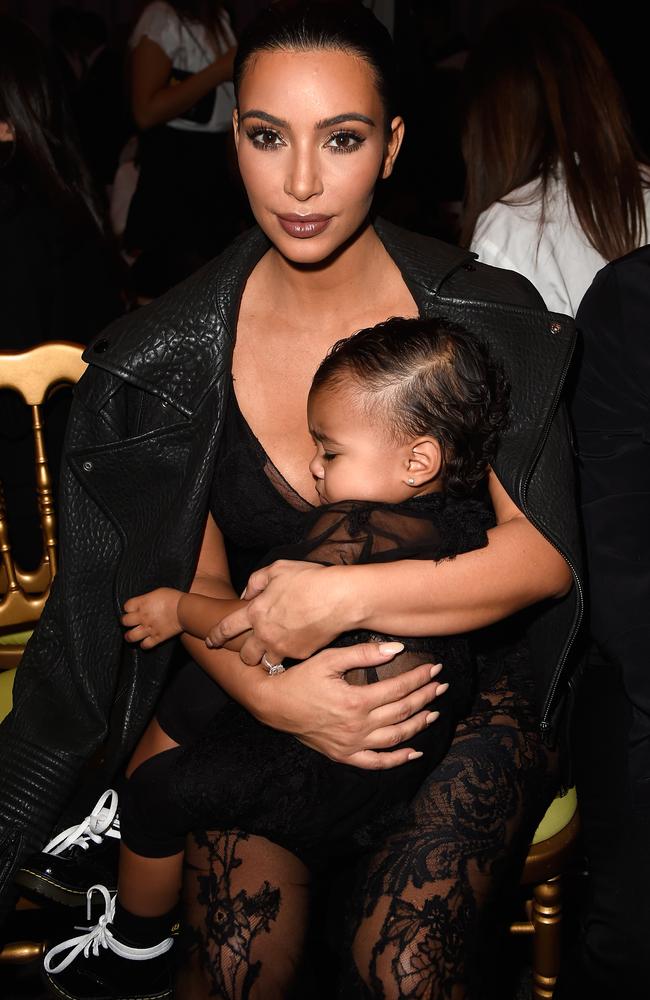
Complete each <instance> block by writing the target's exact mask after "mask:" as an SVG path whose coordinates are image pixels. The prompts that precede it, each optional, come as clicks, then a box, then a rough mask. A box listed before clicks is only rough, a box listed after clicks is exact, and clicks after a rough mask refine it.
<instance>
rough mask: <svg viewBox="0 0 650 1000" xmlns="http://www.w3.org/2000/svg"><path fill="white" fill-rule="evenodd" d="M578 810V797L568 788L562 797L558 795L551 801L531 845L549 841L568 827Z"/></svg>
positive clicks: (572, 789) (573, 790)
mask: <svg viewBox="0 0 650 1000" xmlns="http://www.w3.org/2000/svg"><path fill="white" fill-rule="evenodd" d="M577 808H578V797H577V795H576V790H575V788H570V789H569V790H568V792H566V793H565V794H564V795H558V796H557V797H556V798H554V799H553V801H552V802H551V804H550V806H549V807H548V809H547V810H546V814H545V816H544V818H543V820H542V822H541V823H540V824H539V826H538V827H537V830H536V831H535V836H534V837H533V841H532V842H533V844H539V843H541V841H542V840H549V839H550V838H551V837H554V836H555V834H556V833H559V832H560V830H563V829H564V827H565V826H568V825H569V823H570V822H571V820H572V819H573V814H574V813H575V811H576V809H577Z"/></svg>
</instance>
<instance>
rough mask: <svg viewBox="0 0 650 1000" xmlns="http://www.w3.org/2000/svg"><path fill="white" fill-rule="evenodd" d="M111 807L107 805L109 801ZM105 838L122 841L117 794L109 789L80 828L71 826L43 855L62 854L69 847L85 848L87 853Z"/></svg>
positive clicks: (47, 846) (46, 848) (50, 843)
mask: <svg viewBox="0 0 650 1000" xmlns="http://www.w3.org/2000/svg"><path fill="white" fill-rule="evenodd" d="M109 799H110V803H109V805H107V804H106V803H107V802H108V801H109ZM104 837H115V838H116V839H117V840H119V839H120V818H119V816H118V815H117V792H116V791H115V789H114V788H109V789H107V791H105V792H104V794H103V795H102V796H101V797H100V798H99V800H98V801H97V804H96V806H95V808H94V809H93V811H92V812H91V814H90V815H89V816H86V818H85V819H82V821H81V823H79V825H78V826H69V827H68V829H67V830H64V831H63V833H59V834H57V835H56V837H54V838H53V839H52V840H51V841H50V842H49V844H47V845H46V846H45V847H44V848H43V854H62V853H63V851H67V849H68V848H69V847H83V849H84V851H87V850H88V848H89V847H90V845H91V843H92V844H101V842H102V841H103V839H104Z"/></svg>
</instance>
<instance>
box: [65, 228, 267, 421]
mask: <svg viewBox="0 0 650 1000" xmlns="http://www.w3.org/2000/svg"><path fill="white" fill-rule="evenodd" d="M267 246H268V241H267V240H266V238H265V237H264V236H263V234H262V233H261V231H260V230H259V229H257V228H254V229H252V230H249V231H248V232H247V233H244V234H243V235H242V236H241V237H239V238H238V239H237V240H235V242H234V243H232V244H231V245H230V246H229V247H228V248H227V249H226V250H224V252H223V253H222V254H220V256H219V257H216V258H215V259H214V260H212V261H210V262H209V263H208V264H206V265H205V266H204V267H202V268H201V269H200V270H199V271H197V272H196V273H195V274H193V275H191V276H190V277H189V278H187V279H186V280H185V281H183V282H181V284H180V285H176V286H175V287H174V288H171V289H170V290H169V291H168V292H166V293H165V294H164V295H161V296H160V298H158V299H155V300H154V301H153V302H152V303H150V304H149V305H147V306H144V307H143V308H141V309H138V310H137V311H136V312H132V313H129V314H128V315H127V316H125V317H123V318H122V319H120V320H118V321H117V322H115V323H113V324H112V325H111V326H109V327H108V328H107V329H106V330H104V331H103V332H102V333H101V334H100V336H99V337H98V338H97V339H96V340H95V341H94V342H93V343H92V344H91V345H90V347H89V348H88V349H87V350H86V351H85V352H84V360H85V361H87V362H88V363H89V364H90V365H94V366H96V367H98V368H103V369H105V370H106V371H109V372H110V373H112V374H113V375H116V376H117V377H118V378H121V379H122V380H124V381H126V382H131V383H133V384H135V385H138V386H140V387H141V388H144V389H150V390H151V391H153V392H155V393H157V394H159V395H161V394H165V395H166V396H168V397H169V398H170V399H172V401H173V402H174V404H175V405H177V406H178V408H179V409H180V410H182V411H183V412H185V413H187V414H188V415H190V414H191V413H192V412H193V411H194V409H195V408H196V406H197V405H198V404H199V403H200V401H201V399H202V398H203V396H204V394H205V391H206V389H207V387H209V385H210V384H211V383H212V382H213V381H214V379H215V378H216V377H219V376H220V375H222V374H223V370H224V357H229V354H230V350H231V347H232V343H233V339H234V327H235V323H236V314H237V308H238V304H239V298H240V296H241V291H242V289H243V285H244V283H245V281H246V278H247V276H248V274H250V272H251V271H252V269H253V267H254V266H255V264H256V263H257V261H258V260H259V259H260V257H261V256H262V255H263V253H264V252H265V250H266V248H267Z"/></svg>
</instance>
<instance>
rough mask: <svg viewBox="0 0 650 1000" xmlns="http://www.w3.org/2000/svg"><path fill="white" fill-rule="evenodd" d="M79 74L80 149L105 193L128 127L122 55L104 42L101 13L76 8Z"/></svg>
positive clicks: (103, 24)
mask: <svg viewBox="0 0 650 1000" xmlns="http://www.w3.org/2000/svg"><path fill="white" fill-rule="evenodd" d="M78 37H79V45H80V51H81V55H82V58H83V76H82V78H81V81H80V84H79V91H78V95H77V101H76V122H77V126H78V129H79V139H80V141H81V149H82V152H83V155H84V157H85V159H86V163H87V164H88V169H89V171H90V173H91V176H92V178H93V180H94V181H95V183H96V184H97V185H98V186H99V187H100V188H101V189H102V191H103V192H105V193H108V190H110V187H111V185H112V183H113V179H114V177H115V172H116V170H117V167H118V161H119V156H120V152H121V150H122V147H123V146H124V144H125V143H126V141H127V139H128V138H129V135H130V132H131V131H132V123H131V121H130V114H129V108H128V102H127V94H126V78H125V73H124V67H123V64H122V58H121V56H120V54H119V53H118V52H116V51H115V49H114V48H113V47H112V46H111V45H109V44H108V29H107V26H106V22H105V20H104V18H103V17H101V16H100V15H99V14H97V13H96V12H95V11H91V10H81V11H79V12H78Z"/></svg>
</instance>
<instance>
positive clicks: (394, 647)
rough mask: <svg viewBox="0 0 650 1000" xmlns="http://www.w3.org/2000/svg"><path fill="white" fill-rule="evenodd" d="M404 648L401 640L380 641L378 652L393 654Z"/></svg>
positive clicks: (386, 654)
mask: <svg viewBox="0 0 650 1000" xmlns="http://www.w3.org/2000/svg"><path fill="white" fill-rule="evenodd" d="M403 649H404V643H403V642H380V643H379V652H380V653H381V655H382V656H395V653H401V652H402V650H403Z"/></svg>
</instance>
